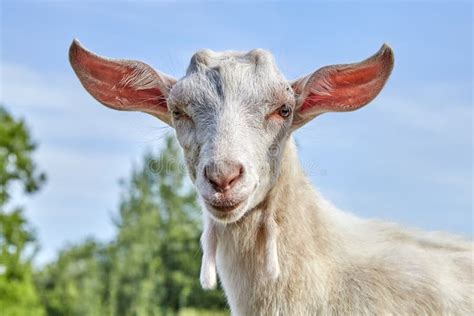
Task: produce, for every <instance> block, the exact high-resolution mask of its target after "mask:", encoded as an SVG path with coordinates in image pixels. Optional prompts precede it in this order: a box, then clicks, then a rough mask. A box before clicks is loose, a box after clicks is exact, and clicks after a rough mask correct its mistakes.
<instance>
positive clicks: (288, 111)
mask: <svg viewBox="0 0 474 316" xmlns="http://www.w3.org/2000/svg"><path fill="white" fill-rule="evenodd" d="M278 114H280V116H281V117H288V116H290V114H291V108H290V107H289V106H288V104H283V106H281V107H280V109H278Z"/></svg>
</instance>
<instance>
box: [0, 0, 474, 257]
mask: <svg viewBox="0 0 474 316" xmlns="http://www.w3.org/2000/svg"><path fill="white" fill-rule="evenodd" d="M472 35H473V34H472V4H470V3H469V2H456V3H449V2H436V3H435V2H431V3H428V2H425V3H423V2H418V3H409V2H400V3H393V2H392V3H383V4H377V3H373V2H372V3H370V2H367V3H364V2H361V3H354V2H347V3H344V2H338V3H335V4H330V3H323V4H309V3H306V4H297V3H294V2H290V1H288V2H282V3H259V4H258V3H242V4H236V3H233V4H230V3H226V2H219V3H208V4H200V3H193V2H190V3H187V4H177V3H151V2H135V3H131V2H129V3H126V2H114V3H113V4H112V2H110V1H94V2H93V1H82V2H81V3H80V2H73V1H64V2H62V1H50V2H44V1H36V2H33V1H30V2H24V1H3V2H2V4H1V42H0V43H1V61H0V71H1V77H0V78H1V82H0V88H1V90H0V91H1V94H0V101H1V102H2V103H4V104H5V105H6V106H7V108H8V109H9V110H10V111H12V112H13V113H14V114H15V115H17V116H20V117H25V118H26V120H27V121H28V123H29V126H30V127H31V131H32V133H33V135H34V138H35V139H36V140H38V142H39V144H40V147H39V149H38V151H37V154H36V159H37V161H38V164H39V165H40V166H41V167H42V169H44V170H45V171H46V172H47V174H48V176H49V182H48V183H47V185H46V186H45V187H44V189H43V190H42V191H41V192H40V193H39V194H37V195H35V196H33V197H28V198H25V197H21V196H18V197H17V201H16V202H18V203H20V204H23V205H25V206H26V208H27V216H28V218H29V219H30V221H31V222H32V224H33V225H34V226H35V227H36V229H37V233H38V237H39V240H40V242H41V245H42V250H41V252H40V254H39V258H38V261H39V262H40V263H43V262H46V261H48V260H51V259H52V258H54V256H55V253H56V252H57V251H58V249H60V248H61V247H64V246H65V245H66V244H68V243H71V242H78V241H80V240H83V239H84V238H86V237H87V236H94V237H96V238H99V239H101V240H108V239H110V238H111V237H112V236H113V235H114V228H113V225H112V222H111V220H110V217H111V214H114V212H115V210H116V209H117V205H118V200H119V199H118V197H119V192H120V188H119V186H118V180H119V179H120V178H124V177H127V176H128V174H129V172H130V169H131V167H132V165H133V163H136V162H138V161H140V157H141V154H142V153H143V152H144V151H145V150H146V149H147V148H156V147H159V146H160V145H161V140H162V138H163V136H164V135H166V134H169V133H171V134H172V133H173V131H172V130H171V129H170V128H164V124H162V123H161V122H159V121H157V120H156V119H154V118H152V117H151V116H147V115H145V114H140V113H123V112H115V111H111V110H109V109H106V108H104V107H103V106H101V105H100V104H98V103H97V102H96V101H94V100H93V99H92V98H91V97H90V96H89V95H88V94H87V93H86V92H85V90H84V89H83V88H82V87H81V86H80V84H79V82H78V80H77V79H76V78H75V76H74V74H73V72H72V70H71V68H70V66H69V64H68V60H67V50H68V46H69V44H70V42H71V41H72V39H73V38H78V39H80V40H81V42H82V43H83V44H84V45H86V47H88V48H90V49H92V50H94V51H95V52H97V53H99V54H102V55H106V56H110V57H117V58H131V59H139V60H143V61H145V62H148V63H149V64H151V65H153V66H154V67H156V68H158V69H160V70H162V71H164V72H166V73H169V74H171V75H174V76H176V77H181V76H182V75H184V71H185V68H186V66H187V63H188V62H189V58H190V57H191V55H192V53H193V52H194V51H196V50H198V49H202V48H211V49H214V50H224V49H234V50H250V49H252V48H256V47H262V48H266V49H269V50H271V51H272V52H273V53H274V55H275V57H276V60H277V62H278V64H279V65H280V67H281V69H282V71H283V73H284V74H285V75H286V76H287V77H288V78H289V79H294V78H297V77H299V76H302V75H305V74H307V73H309V72H311V71H313V70H316V69H317V68H319V67H322V66H325V65H328V64H334V63H347V62H354V61H358V60H361V59H364V58H366V57H368V56H370V55H372V54H373V53H375V52H376V51H377V50H378V48H379V47H380V46H381V45H382V43H384V42H387V43H389V44H390V45H391V46H392V47H393V49H394V51H395V58H396V64H395V69H394V72H393V74H392V77H391V79H390V81H389V83H388V84H387V86H386V88H385V89H384V90H383V91H382V93H381V94H380V95H379V97H378V98H377V99H376V100H375V101H374V102H372V103H371V104H370V105H369V106H367V107H365V108H363V109H361V110H359V111H357V112H353V113H344V114H340V113H339V114H326V115H323V116H321V117H319V118H317V119H316V120H314V121H313V122H311V123H310V124H308V125H306V126H305V127H304V128H303V129H302V130H300V131H298V132H297V133H296V134H295V137H296V139H297V142H298V144H299V146H300V153H301V159H302V162H303V165H304V166H305V168H306V170H307V172H308V174H309V175H310V177H311V179H312V181H313V183H314V184H315V185H316V186H317V187H318V188H319V189H320V190H321V191H322V192H323V194H324V195H325V196H326V197H328V198H329V199H330V200H332V202H333V203H334V204H335V205H337V206H338V207H340V208H342V209H344V210H347V211H350V212H353V213H355V214H357V215H359V216H361V217H378V218H383V219H386V220H391V221H396V222H399V223H401V224H403V225H407V226H411V227H419V228H422V229H429V230H445V231H449V232H452V233H458V234H463V235H467V236H469V237H472V234H473V233H472V229H473V218H472V201H473V200H472V192H473V191H472V177H473V170H472V154H473V149H472V148H473V147H472V119H473V111H472V69H473V68H472V66H473V65H472V38H473V37H472Z"/></svg>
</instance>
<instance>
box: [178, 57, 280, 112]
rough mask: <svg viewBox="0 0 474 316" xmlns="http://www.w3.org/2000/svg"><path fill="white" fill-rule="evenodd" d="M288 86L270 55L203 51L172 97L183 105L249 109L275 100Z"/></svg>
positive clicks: (193, 61)
mask: <svg viewBox="0 0 474 316" xmlns="http://www.w3.org/2000/svg"><path fill="white" fill-rule="evenodd" d="M287 85H288V83H287V81H286V80H285V78H284V77H283V75H282V74H281V73H280V71H279V70H278V67H277V66H276V64H275V61H274V59H273V56H272V54H271V53H270V52H268V51H265V50H263V49H254V50H252V51H249V52H236V51H225V52H214V51H211V50H203V51H199V52H197V53H196V54H194V56H193V57H192V58H191V62H190V65H189V67H188V70H187V72H186V76H185V77H184V78H182V79H181V80H180V81H179V82H178V83H177V84H176V85H175V87H174V88H173V90H172V93H171V96H172V100H173V101H177V102H179V103H181V104H183V105H193V106H199V105H202V106H205V107H208V106H212V107H216V106H225V104H228V103H232V101H236V102H237V103H240V104H242V105H246V106H249V105H252V103H258V102H260V101H270V100H272V99H274V98H275V95H276V94H278V92H279V91H282V90H283V91H284V90H285V89H286V86H287Z"/></svg>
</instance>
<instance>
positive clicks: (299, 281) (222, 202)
mask: <svg viewBox="0 0 474 316" xmlns="http://www.w3.org/2000/svg"><path fill="white" fill-rule="evenodd" d="M69 58H70V62H71V65H72V67H73V69H74V71H75V72H76V74H77V76H78V77H79V79H80V81H81V83H82V85H83V86H84V87H85V89H86V90H87V91H88V92H89V93H90V94H91V95H92V96H93V97H95V98H96V99H97V100H98V101H99V102H101V103H103V104H104V105H106V106H108V107H110V108H113V109H117V110H129V111H142V112H146V113H148V114H151V115H154V116H155V117H157V118H159V119H161V120H162V121H164V122H165V123H167V124H169V125H170V126H172V127H174V129H175V132H176V136H177V139H178V141H179V143H180V145H181V147H182V148H183V151H184V156H185V161H186V164H187V167H188V172H189V176H190V178H191V180H192V181H193V183H194V184H195V186H196V188H197V191H198V192H199V195H200V197H201V199H202V203H203V206H204V209H205V210H204V222H205V229H204V233H203V237H202V244H203V250H204V257H203V265H202V271H201V282H202V284H203V286H204V287H206V288H211V287H213V286H214V285H215V283H216V272H215V269H216V267H217V271H218V275H219V279H220V281H221V283H222V285H223V287H224V291H225V293H226V296H227V300H228V302H229V305H230V307H231V311H232V313H233V314H234V315H316V314H318V315H319V314H321V315H347V314H358V315H375V314H379V315H387V314H388V315H394V314H400V315H438V314H445V315H467V314H471V315H472V314H473V313H474V308H473V301H472V299H473V287H474V286H473V270H472V269H473V260H472V254H473V252H472V250H473V248H472V243H471V242H470V241H467V240H464V239H462V238H460V237H454V236H449V235H443V234H440V233H424V232H419V231H412V230H407V229H403V228H401V227H398V226H396V225H394V224H390V223H384V222H380V221H374V220H362V219H359V218H356V217H355V216H352V215H350V214H347V213H344V212H342V211H340V210H338V209H337V208H335V207H334V206H332V205H331V204H330V203H329V202H328V201H326V200H325V199H324V198H323V197H322V196H321V195H320V194H319V193H318V192H317V191H316V190H315V189H314V188H313V186H312V185H311V183H310V181H309V180H308V179H307V177H306V176H305V174H304V171H303V169H302V167H301V166H300V163H299V161H298V155H297V150H296V146H295V143H294V141H293V137H292V133H293V132H294V131H295V130H296V129H298V128H300V127H302V126H303V125H304V124H306V123H307V122H309V121H310V120H311V119H313V118H315V117H317V116H319V115H320V114H323V113H326V112H345V111H353V110H357V109H359V108H361V107H362V106H364V105H366V104H368V103H369V102H370V101H372V100H373V99H374V98H375V97H376V96H377V95H378V94H379V92H380V91H381V90H382V88H383V86H384V85H385V83H386V81H387V80H388V77H389V76H390V73H391V71H392V68H393V64H394V57H393V51H392V49H391V48H390V47H389V46H387V45H385V44H384V45H383V46H382V47H381V49H380V50H379V51H378V52H377V53H376V54H375V55H373V56H372V57H370V58H368V59H366V60H364V61H362V62H359V63H353V64H345V65H333V66H327V67H324V68H321V69H319V70H317V71H315V72H314V73H312V74H310V75H308V76H305V77H302V78H301V79H298V80H295V81H292V82H289V81H287V80H286V79H285V78H284V77H283V75H282V74H281V73H280V71H279V70H278V68H277V66H276V64H275V61H274V59H273V56H272V55H271V53H269V52H267V51H265V50H261V49H255V50H252V51H250V52H248V53H241V52H235V51H226V52H222V53H219V52H213V51H211V50H203V51H200V52H197V53H196V54H195V55H194V56H193V57H192V59H191V62H190V65H189V67H188V70H187V72H186V75H185V76H184V77H183V78H181V79H180V80H176V79H174V78H172V77H171V76H169V75H166V74H164V73H162V72H159V71H156V70H154V69H153V68H151V67H150V66H148V65H147V64H144V63H142V62H138V61H130V60H114V59H108V58H104V57H100V56H98V55H96V54H94V53H92V52H90V51H88V50H86V49H85V48H84V47H82V46H81V45H80V44H79V42H77V41H74V42H73V43H72V45H71V47H70V51H69Z"/></svg>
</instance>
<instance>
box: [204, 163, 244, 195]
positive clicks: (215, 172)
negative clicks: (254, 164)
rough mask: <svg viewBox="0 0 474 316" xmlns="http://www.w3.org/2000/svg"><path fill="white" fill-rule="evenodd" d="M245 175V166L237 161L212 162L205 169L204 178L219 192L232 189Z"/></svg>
mask: <svg viewBox="0 0 474 316" xmlns="http://www.w3.org/2000/svg"><path fill="white" fill-rule="evenodd" d="M243 174H244V166H242V164H240V163H238V162H235V161H220V162H210V163H209V164H207V165H206V166H205V167H204V176H205V177H206V179H207V180H208V181H209V183H210V184H211V185H212V187H213V188H214V190H216V191H218V192H225V191H228V190H230V189H232V187H233V186H234V185H235V184H236V183H237V182H238V180H239V179H240V178H241V177H242V175H243Z"/></svg>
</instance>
